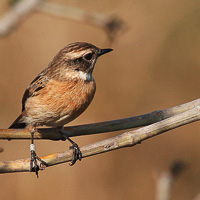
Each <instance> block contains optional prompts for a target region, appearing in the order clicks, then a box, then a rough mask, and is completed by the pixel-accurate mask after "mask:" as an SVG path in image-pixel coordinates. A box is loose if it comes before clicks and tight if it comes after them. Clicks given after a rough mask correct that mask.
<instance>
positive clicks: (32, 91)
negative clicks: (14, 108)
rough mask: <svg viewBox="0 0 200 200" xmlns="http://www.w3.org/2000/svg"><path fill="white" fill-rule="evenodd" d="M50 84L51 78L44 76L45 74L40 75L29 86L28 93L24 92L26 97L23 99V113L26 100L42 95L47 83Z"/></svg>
mask: <svg viewBox="0 0 200 200" xmlns="http://www.w3.org/2000/svg"><path fill="white" fill-rule="evenodd" d="M48 82H49V77H48V76H47V75H44V73H43V72H42V73H40V74H39V75H38V76H37V77H36V78H35V79H34V80H33V81H32V82H31V84H30V85H29V86H28V88H27V89H26V91H25V92H24V96H23V98H22V112H23V111H24V110H25V103H26V100H27V99H28V98H30V97H32V96H36V95H38V94H39V93H40V90H42V89H43V88H44V87H45V86H46V85H47V83H48Z"/></svg>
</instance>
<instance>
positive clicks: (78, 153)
mask: <svg viewBox="0 0 200 200" xmlns="http://www.w3.org/2000/svg"><path fill="white" fill-rule="evenodd" d="M57 130H58V131H59V132H60V133H61V134H62V135H63V137H64V138H65V139H67V140H68V141H69V142H70V143H71V144H72V146H70V147H69V149H73V155H72V161H71V163H70V164H69V165H70V166H72V165H74V164H75V163H76V161H77V160H80V161H81V159H82V153H81V151H80V148H79V146H78V144H77V143H75V142H74V141H73V140H71V139H70V138H69V136H68V135H67V131H65V130H64V128H63V127H59V128H57Z"/></svg>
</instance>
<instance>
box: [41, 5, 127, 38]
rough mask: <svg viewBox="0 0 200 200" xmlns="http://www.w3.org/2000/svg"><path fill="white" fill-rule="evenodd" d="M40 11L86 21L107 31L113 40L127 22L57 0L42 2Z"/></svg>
mask: <svg viewBox="0 0 200 200" xmlns="http://www.w3.org/2000/svg"><path fill="white" fill-rule="evenodd" d="M38 9H39V10H40V11H42V12H45V13H47V14H51V15H54V16H58V17H62V18H66V19H70V20H75V21H79V22H86V23H89V24H91V25H93V26H97V27H99V28H102V29H104V30H105V31H106V33H107V36H108V38H109V40H110V41H111V42H112V41H113V40H114V39H115V38H116V36H117V35H119V33H120V32H122V31H123V30H125V29H126V27H125V23H124V22H123V21H122V20H121V19H120V18H119V17H116V16H107V15H105V14H102V13H98V12H89V11H86V10H83V9H80V8H76V7H72V6H63V5H60V4H58V3H55V2H42V3H41V6H40V7H39V8H38Z"/></svg>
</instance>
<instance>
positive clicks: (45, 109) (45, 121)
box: [25, 78, 96, 127]
mask: <svg viewBox="0 0 200 200" xmlns="http://www.w3.org/2000/svg"><path fill="white" fill-rule="evenodd" d="M95 90H96V85H95V82H94V80H92V81H84V80H82V79H77V78H74V79H72V80H68V81H65V82H59V81H56V80H51V81H49V83H48V84H47V85H46V87H45V88H43V89H42V90H41V91H40V93H39V95H37V96H33V97H31V98H29V99H28V100H27V102H26V105H25V108H26V111H27V115H28V117H29V119H31V120H32V123H33V124H36V125H47V126H53V127H59V126H63V125H64V124H66V123H68V122H70V121H72V120H73V119H75V118H76V117H78V116H79V115H80V114H81V113H82V112H83V111H84V110H85V109H86V108H87V107H88V106H89V104H90V102H91V101H92V99H93V97H94V94H95Z"/></svg>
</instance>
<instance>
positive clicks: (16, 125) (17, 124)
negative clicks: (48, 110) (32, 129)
mask: <svg viewBox="0 0 200 200" xmlns="http://www.w3.org/2000/svg"><path fill="white" fill-rule="evenodd" d="M23 118H24V116H23V114H21V115H19V117H18V118H17V119H16V120H15V121H14V122H13V123H12V124H11V126H10V127H9V129H20V128H26V126H27V124H26V123H24V122H23Z"/></svg>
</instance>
